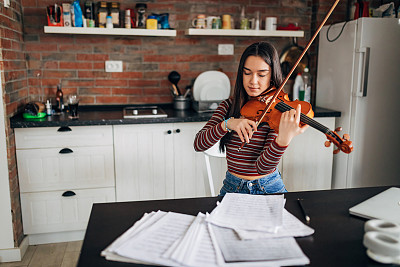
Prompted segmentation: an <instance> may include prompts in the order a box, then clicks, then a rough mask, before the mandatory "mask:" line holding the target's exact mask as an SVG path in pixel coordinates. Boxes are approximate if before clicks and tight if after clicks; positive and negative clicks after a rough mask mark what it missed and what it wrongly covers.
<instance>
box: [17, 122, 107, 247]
mask: <svg viewBox="0 0 400 267" xmlns="http://www.w3.org/2000/svg"><path fill="white" fill-rule="evenodd" d="M15 140H16V154H17V162H18V177H19V184H20V192H21V209H22V218H23V227H24V233H25V234H29V235H30V236H29V242H30V244H37V243H47V242H57V241H67V240H71V238H69V237H68V235H70V236H74V238H76V237H77V236H79V237H82V236H83V232H84V230H85V228H86V224H87V221H88V218H89V215H90V210H91V206H92V204H93V203H95V202H112V201H115V175H114V151H113V138H112V126H79V127H38V128H29V129H28V128H17V129H15ZM77 231H81V232H80V233H78V232H77ZM59 233H63V234H64V235H60V234H59ZM49 234H54V235H53V236H52V235H49ZM79 237H78V238H79Z"/></svg>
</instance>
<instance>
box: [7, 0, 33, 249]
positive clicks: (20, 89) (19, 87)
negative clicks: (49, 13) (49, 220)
mask: <svg viewBox="0 0 400 267" xmlns="http://www.w3.org/2000/svg"><path fill="white" fill-rule="evenodd" d="M21 10H22V8H21V4H20V1H11V5H10V7H9V8H5V7H4V6H3V3H1V6H0V44H1V45H0V47H1V53H0V54H1V59H0V60H1V61H0V68H1V69H0V71H1V80H2V84H1V92H2V97H3V99H4V103H5V109H4V110H5V116H6V118H5V122H6V125H5V126H6V139H7V140H6V141H7V159H8V170H9V171H8V173H9V181H10V192H11V193H10V194H11V210H12V220H13V228H14V243H15V245H16V246H18V245H19V244H20V242H21V241H22V239H23V230H22V217H21V206H20V198H19V184H18V175H17V164H16V157H15V140H14V131H13V130H12V129H10V127H9V118H10V117H11V116H13V115H14V114H15V113H16V112H17V110H18V107H21V106H23V105H24V104H25V103H26V102H27V99H28V87H27V68H26V60H25V53H24V42H23V30H22V28H23V26H22V12H21ZM0 108H3V107H0Z"/></svg>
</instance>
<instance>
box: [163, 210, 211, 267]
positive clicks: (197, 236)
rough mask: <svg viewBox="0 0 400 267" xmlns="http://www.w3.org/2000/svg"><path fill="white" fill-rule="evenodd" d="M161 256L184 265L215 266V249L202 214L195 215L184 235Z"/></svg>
mask: <svg viewBox="0 0 400 267" xmlns="http://www.w3.org/2000/svg"><path fill="white" fill-rule="evenodd" d="M163 257H167V258H171V259H173V260H175V261H176V262H178V263H180V264H182V265H184V266H196V267H197V266H198V267H203V266H217V258H216V251H215V249H214V246H213V244H212V241H211V236H210V233H209V231H208V227H207V224H206V222H205V215H204V214H202V213H199V214H198V215H197V217H196V219H195V220H194V221H193V223H192V225H191V226H190V227H189V229H188V231H187V232H186V234H185V236H183V237H182V238H181V239H180V240H178V241H176V242H175V244H174V245H173V246H171V248H170V249H168V251H167V252H166V253H164V255H163Z"/></svg>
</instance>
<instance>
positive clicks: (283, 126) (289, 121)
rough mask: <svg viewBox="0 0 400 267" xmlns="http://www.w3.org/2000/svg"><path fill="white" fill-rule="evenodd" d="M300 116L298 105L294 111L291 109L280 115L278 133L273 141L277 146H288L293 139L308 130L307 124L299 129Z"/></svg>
mask: <svg viewBox="0 0 400 267" xmlns="http://www.w3.org/2000/svg"><path fill="white" fill-rule="evenodd" d="M300 114H301V106H300V105H297V108H296V109H291V110H289V111H286V112H284V113H282V116H281V120H280V123H279V133H278V136H277V137H276V140H275V141H276V142H277V143H278V145H280V146H288V145H289V143H290V141H292V139H293V137H295V136H296V135H299V134H301V133H304V131H305V130H306V129H307V128H308V125H307V124H305V125H303V126H301V127H300Z"/></svg>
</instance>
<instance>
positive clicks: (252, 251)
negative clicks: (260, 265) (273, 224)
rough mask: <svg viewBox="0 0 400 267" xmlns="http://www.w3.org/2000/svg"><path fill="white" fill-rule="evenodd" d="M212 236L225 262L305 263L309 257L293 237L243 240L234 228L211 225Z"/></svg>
mask: <svg viewBox="0 0 400 267" xmlns="http://www.w3.org/2000/svg"><path fill="white" fill-rule="evenodd" d="M210 229H211V236H212V237H213V239H215V242H216V243H217V244H218V247H219V248H220V250H221V252H222V255H223V257H224V260H225V262H227V263H238V262H242V263H244V262H246V263H254V262H257V261H259V262H261V261H263V262H264V264H265V263H268V262H269V263H270V264H275V265H288V264H294V265H304V264H308V263H309V259H308V258H307V257H306V256H305V255H304V253H303V251H302V250H301V248H300V247H299V245H298V244H297V243H296V241H295V239H294V238H293V237H283V238H267V239H253V240H241V239H240V238H239V237H238V236H237V235H236V233H235V231H234V230H233V229H229V228H223V227H219V226H215V225H211V226H210Z"/></svg>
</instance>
